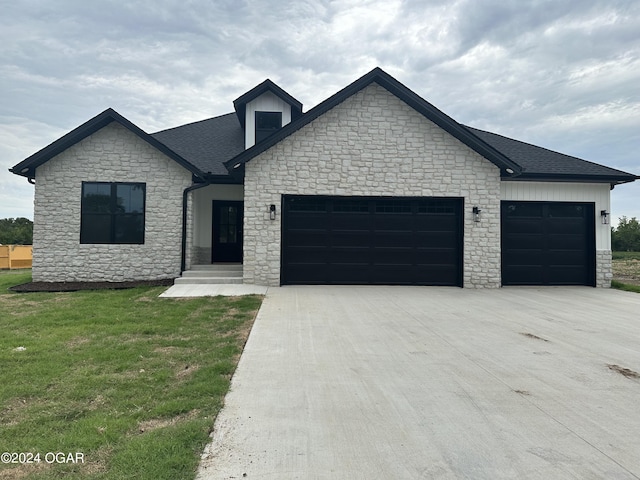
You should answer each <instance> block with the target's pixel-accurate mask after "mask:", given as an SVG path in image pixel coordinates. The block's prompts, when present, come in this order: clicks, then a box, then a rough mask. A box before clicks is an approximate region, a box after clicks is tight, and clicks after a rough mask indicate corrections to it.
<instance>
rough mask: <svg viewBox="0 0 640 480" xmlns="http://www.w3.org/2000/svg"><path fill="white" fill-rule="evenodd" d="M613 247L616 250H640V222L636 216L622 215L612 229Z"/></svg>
mask: <svg viewBox="0 0 640 480" xmlns="http://www.w3.org/2000/svg"><path fill="white" fill-rule="evenodd" d="M611 249H612V250H613V251H615V252H640V222H638V219H637V218H636V217H632V218H630V219H629V218H627V217H621V218H620V222H619V223H618V227H617V228H616V227H614V228H612V229H611Z"/></svg>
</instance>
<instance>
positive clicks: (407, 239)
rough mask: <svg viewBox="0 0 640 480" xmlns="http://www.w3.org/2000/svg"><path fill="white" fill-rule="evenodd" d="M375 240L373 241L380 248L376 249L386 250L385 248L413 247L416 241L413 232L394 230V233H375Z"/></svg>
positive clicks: (377, 231) (378, 231)
mask: <svg viewBox="0 0 640 480" xmlns="http://www.w3.org/2000/svg"><path fill="white" fill-rule="evenodd" d="M373 234H374V236H375V238H374V239H373V241H374V242H375V244H376V245H379V247H374V248H384V247H387V246H388V247H390V248H394V247H412V246H413V245H414V244H415V239H414V238H413V235H412V232H411V230H394V231H388V232H385V231H380V230H376V231H374V232H373Z"/></svg>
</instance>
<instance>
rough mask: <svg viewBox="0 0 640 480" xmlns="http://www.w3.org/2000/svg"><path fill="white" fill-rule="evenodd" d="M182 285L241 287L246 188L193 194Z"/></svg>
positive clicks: (209, 188) (228, 187) (178, 281)
mask: <svg viewBox="0 0 640 480" xmlns="http://www.w3.org/2000/svg"><path fill="white" fill-rule="evenodd" d="M188 211H189V215H188V227H187V251H186V257H187V258H186V262H185V267H186V270H185V271H184V272H182V276H181V277H180V278H178V279H176V284H182V283H191V284H193V283H198V284H207V283H242V253H243V252H242V241H243V235H242V234H243V214H244V187H243V186H242V185H230V184H212V185H207V186H206V187H203V188H199V189H197V190H193V191H192V192H191V193H190V198H189V206H188Z"/></svg>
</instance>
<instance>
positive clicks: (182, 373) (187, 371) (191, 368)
mask: <svg viewBox="0 0 640 480" xmlns="http://www.w3.org/2000/svg"><path fill="white" fill-rule="evenodd" d="M199 369H200V365H185V366H184V367H182V368H180V369H178V371H177V372H176V378H184V377H188V376H189V375H191V374H192V373H194V372H197V371H198V370H199Z"/></svg>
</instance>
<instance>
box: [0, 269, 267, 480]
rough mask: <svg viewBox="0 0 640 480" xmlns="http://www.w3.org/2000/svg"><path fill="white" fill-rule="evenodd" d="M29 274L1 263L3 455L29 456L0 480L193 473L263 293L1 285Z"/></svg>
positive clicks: (6, 468) (0, 471)
mask: <svg viewBox="0 0 640 480" xmlns="http://www.w3.org/2000/svg"><path fill="white" fill-rule="evenodd" d="M29 280H30V272H29V271H27V272H0V330H1V331H2V335H0V365H2V368H1V369H0V453H3V452H9V453H12V452H15V453H21V452H22V453H24V454H26V455H23V456H21V457H17V458H16V461H17V462H18V463H5V460H7V458H8V457H5V456H4V455H3V458H2V463H0V479H8V478H16V479H17V478H20V479H22V478H26V479H54V478H56V479H58V478H60V479H61V478H65V479H69V478H70V479H74V478H75V479H79V478H82V479H122V478H135V479H147V478H148V479H154V480H160V479H171V480H175V479H192V478H194V477H195V472H196V468H197V465H198V461H199V458H200V454H201V453H202V450H203V448H204V446H205V444H206V442H207V441H208V435H209V433H210V431H211V428H212V427H213V422H214V420H215V417H216V415H217V414H218V412H219V410H220V408H221V407H222V403H223V399H224V395H225V394H226V392H227V390H228V388H229V382H230V379H231V376H232V374H233V372H234V370H235V368H236V364H237V362H238V359H239V356H240V353H241V352H242V348H243V346H244V343H245V341H246V338H247V336H248V333H249V331H250V329H251V326H252V323H253V320H254V318H255V315H256V312H257V310H258V308H259V306H260V303H261V297H259V296H247V297H227V298H223V297H215V298H194V299H169V298H166V299H165V298H158V295H159V294H160V293H161V292H162V291H163V290H164V288H163V287H145V288H134V289H129V290H101V291H82V292H65V293H28V294H16V293H9V292H8V291H7V287H9V286H11V285H15V284H19V283H24V282H28V281H29ZM50 452H51V454H50ZM57 453H63V454H64V457H63V456H60V455H55V454H57ZM68 454H72V456H71V457H70V456H69V455H68ZM78 454H79V455H78ZM36 455H38V457H36ZM36 458H38V460H39V462H38V461H35V459H36ZM28 459H31V460H32V461H33V463H20V462H23V461H25V460H28ZM70 459H71V460H73V461H76V462H77V463H73V462H69V460H70ZM10 460H11V459H10ZM60 460H64V461H65V463H62V462H61V461H60ZM81 460H83V462H82V461H81Z"/></svg>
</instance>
